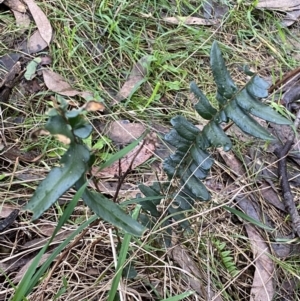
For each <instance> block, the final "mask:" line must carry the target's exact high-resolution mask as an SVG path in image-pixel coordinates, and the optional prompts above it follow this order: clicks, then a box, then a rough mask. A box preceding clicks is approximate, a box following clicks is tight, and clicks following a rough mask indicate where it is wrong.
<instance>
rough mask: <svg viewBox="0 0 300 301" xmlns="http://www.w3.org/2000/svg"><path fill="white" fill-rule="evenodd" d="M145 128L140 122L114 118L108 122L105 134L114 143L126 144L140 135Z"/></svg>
mask: <svg viewBox="0 0 300 301" xmlns="http://www.w3.org/2000/svg"><path fill="white" fill-rule="evenodd" d="M145 129H146V128H145V126H144V125H143V124H141V123H130V122H129V121H128V120H116V121H113V122H112V123H111V124H110V126H109V129H108V131H107V135H108V137H109V138H110V139H111V140H112V141H113V142H114V143H118V144H122V145H126V144H129V143H131V142H132V141H134V140H135V139H137V138H139V137H141V136H142V134H143V133H144V132H145Z"/></svg>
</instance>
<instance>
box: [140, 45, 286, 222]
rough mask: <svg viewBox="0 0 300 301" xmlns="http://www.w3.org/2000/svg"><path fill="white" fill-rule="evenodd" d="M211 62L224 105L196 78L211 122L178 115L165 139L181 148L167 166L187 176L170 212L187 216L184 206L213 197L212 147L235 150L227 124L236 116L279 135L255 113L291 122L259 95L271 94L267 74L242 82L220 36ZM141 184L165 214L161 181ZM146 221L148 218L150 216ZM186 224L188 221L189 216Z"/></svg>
mask: <svg viewBox="0 0 300 301" xmlns="http://www.w3.org/2000/svg"><path fill="white" fill-rule="evenodd" d="M210 66H211V69H212V72H213V77H214V81H215V83H216V86H217V92H216V100H217V103H218V107H217V108H215V107H213V106H212V105H211V104H210V102H209V100H208V99H207V97H206V96H205V95H204V93H203V92H202V91H201V90H200V89H199V88H198V87H197V85H196V83H195V82H192V83H191V87H190V88H191V91H192V93H193V94H194V95H195V96H196V97H197V99H198V100H199V101H198V103H197V104H196V105H195V110H196V111H197V112H198V113H199V115H200V116H201V117H202V118H204V119H206V120H208V122H207V124H206V125H205V126H204V128H203V130H202V131H200V130H199V129H198V128H197V127H196V126H195V125H193V124H192V123H191V122H189V121H187V120H186V119H185V118H184V117H183V116H176V117H174V118H173V119H172V120H171V124H172V126H173V128H172V129H171V131H170V132H169V133H168V134H167V135H166V136H165V141H166V142H168V143H169V144H171V145H172V146H174V147H176V151H175V152H174V153H173V154H171V155H170V156H169V157H168V158H167V159H165V161H164V162H163V169H164V171H165V172H166V174H167V175H168V178H169V180H170V181H171V180H172V179H174V178H178V179H179V180H180V182H181V187H180V188H179V189H178V190H177V191H175V192H173V193H171V194H170V198H169V199H170V200H171V202H172V204H171V205H169V206H168V213H169V214H172V215H173V218H174V217H176V219H178V220H181V219H182V217H184V216H183V215H182V213H183V211H185V210H187V209H190V208H191V207H192V206H193V204H194V202H195V201H208V200H210V193H209V191H208V190H207V188H206V187H205V185H204V184H203V183H202V180H203V179H205V178H206V177H207V175H208V173H209V171H210V168H211V167H212V165H213V163H214V161H213V159H212V158H211V156H210V154H209V149H210V148H213V147H223V149H224V151H229V150H230V149H231V148H232V142H231V140H230V138H229V137H228V136H227V135H226V133H225V132H224V131H223V129H222V127H221V124H224V123H228V122H229V121H232V122H233V123H234V124H236V125H237V126H238V127H239V128H240V129H241V130H242V131H243V132H244V133H246V134H249V135H251V136H254V137H256V138H260V139H263V140H265V141H270V140H274V139H275V138H274V137H273V136H272V135H271V134H270V133H269V132H268V131H267V130H266V129H265V128H264V127H262V126H261V125H260V124H259V123H258V122H257V121H256V120H255V119H254V118H253V117H252V116H251V115H254V116H256V117H259V118H261V119H263V120H265V121H269V122H273V123H277V124H288V125H290V124H291V121H290V120H288V119H286V118H284V117H283V116H281V115H280V114H279V113H277V112H276V111H274V110H273V109H272V108H270V107H269V106H267V105H265V104H263V103H262V102H261V101H259V99H260V98H265V97H267V96H268V87H269V84H268V83H267V82H266V81H265V80H264V79H262V78H261V77H259V76H258V75H255V74H253V73H251V72H249V71H247V72H246V73H247V74H248V75H251V79H250V80H249V82H248V83H247V84H246V85H245V86H244V87H242V88H238V87H237V86H236V84H235V83H234V81H233V80H232V78H231V76H230V74H229V72H228V70H227V68H226V65H225V61H224V59H223V57H222V54H221V51H220V49H219V46H218V43H217V42H214V43H213V45H212V48H211V53H210ZM140 189H141V191H142V192H143V194H144V195H145V196H146V197H148V198H149V197H155V200H150V201H149V200H148V201H144V202H142V204H143V205H142V207H143V209H144V210H146V211H148V212H150V213H151V215H152V216H153V217H158V216H159V215H160V214H159V212H158V211H157V208H156V205H157V204H158V203H159V202H160V199H162V198H163V195H164V193H162V189H161V187H160V186H159V185H158V184H157V183H156V184H154V185H153V186H152V187H146V186H145V185H140ZM148 198H147V199H148ZM143 218H144V217H143ZM144 221H147V219H145V218H144ZM147 222H149V221H147ZM182 226H184V227H187V222H185V223H184V224H183V225H182Z"/></svg>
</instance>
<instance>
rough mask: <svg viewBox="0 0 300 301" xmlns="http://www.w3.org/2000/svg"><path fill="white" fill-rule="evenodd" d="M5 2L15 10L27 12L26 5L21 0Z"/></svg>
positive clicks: (6, 0) (4, 2) (7, 0)
mask: <svg viewBox="0 0 300 301" xmlns="http://www.w3.org/2000/svg"><path fill="white" fill-rule="evenodd" d="M0 3H1V2H0ZM3 4H5V5H6V6H8V7H9V8H10V9H11V10H13V11H17V12H20V13H25V12H26V6H25V5H24V4H23V3H22V2H21V1H20V0H4V1H3Z"/></svg>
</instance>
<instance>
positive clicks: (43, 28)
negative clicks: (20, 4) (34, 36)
mask: <svg viewBox="0 0 300 301" xmlns="http://www.w3.org/2000/svg"><path fill="white" fill-rule="evenodd" d="M23 1H24V2H25V3H26V4H27V6H28V9H29V10H30V12H31V15H32V17H33V19H34V21H35V24H36V26H37V28H38V30H39V32H40V34H41V36H42V38H43V39H44V41H45V42H46V43H47V44H48V45H49V44H50V42H51V39H52V27H51V24H50V22H49V20H48V19H47V17H46V15H45V14H44V13H43V11H42V10H41V9H40V8H39V7H38V6H37V4H36V3H35V2H34V1H33V0H23Z"/></svg>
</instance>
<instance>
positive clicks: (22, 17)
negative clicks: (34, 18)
mask: <svg viewBox="0 0 300 301" xmlns="http://www.w3.org/2000/svg"><path fill="white" fill-rule="evenodd" d="M12 12H13V14H14V16H15V19H16V24H17V26H18V27H20V28H22V31H21V32H23V33H24V32H25V31H26V30H27V29H28V27H29V25H30V19H29V17H28V15H27V14H23V13H20V12H19V11H17V10H13V11H12Z"/></svg>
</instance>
